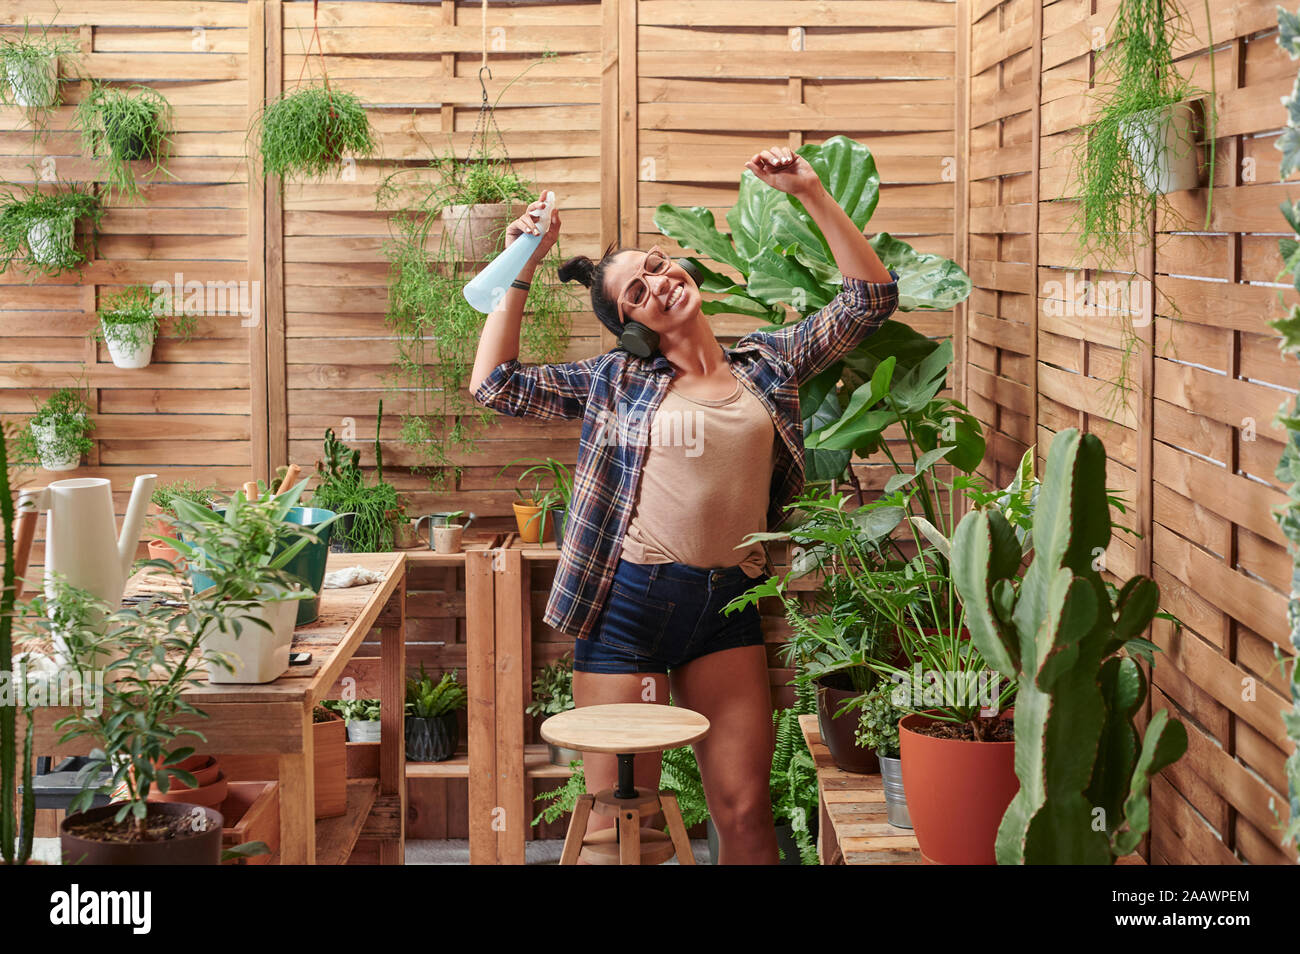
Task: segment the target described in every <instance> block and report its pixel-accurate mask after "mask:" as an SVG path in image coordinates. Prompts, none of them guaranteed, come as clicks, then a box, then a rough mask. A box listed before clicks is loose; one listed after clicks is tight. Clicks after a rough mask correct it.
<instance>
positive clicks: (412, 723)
mask: <svg viewBox="0 0 1300 954" xmlns="http://www.w3.org/2000/svg"><path fill="white" fill-rule="evenodd" d="M458 673H459V670H454V671H452V672H449V673H443V676H442V678H441V679H439V680H438V681H437V682H436V683H435V682H434V681H433V679H432V678H430V677H429V675H428V674H427V673H426V672H425V671H424V663H423V662H421V663H420V678H419V679H413V678H408V679H407V680H406V757H407V758H408V759H410V760H411V761H412V762H445V761H447V759H449V758H451V757H452V756H453V755H455V754H456V747H457V745H458V744H459V742H460V725H459V723H458V721H457V716H456V713H457V712H459V711H460V710H461V709H464V708H465V707H466V706H467V705H468V704H469V694H468V693H467V692H466V691H465V687H464V686H462V685H461V684H460V683H459V682H458V681H457V678H456V677H457V675H458Z"/></svg>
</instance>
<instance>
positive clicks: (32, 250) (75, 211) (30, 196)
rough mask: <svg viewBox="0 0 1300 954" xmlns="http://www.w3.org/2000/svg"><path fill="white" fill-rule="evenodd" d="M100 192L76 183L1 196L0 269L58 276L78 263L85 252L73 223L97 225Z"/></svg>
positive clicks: (9, 192) (100, 214) (100, 215)
mask: <svg viewBox="0 0 1300 954" xmlns="http://www.w3.org/2000/svg"><path fill="white" fill-rule="evenodd" d="M102 216H103V209H102V207H101V205H100V200H99V197H98V196H96V195H94V194H93V193H91V192H90V191H89V190H87V189H86V188H84V187H82V186H80V185H74V186H70V187H67V188H63V189H60V190H58V191H55V192H42V191H41V190H40V189H39V188H33V189H31V190H30V191H18V192H15V191H14V190H13V189H12V188H10V189H6V190H5V192H4V193H3V194H2V195H0V273H2V272H4V271H6V270H7V269H8V268H9V267H10V266H13V267H15V268H17V269H20V270H22V271H24V272H27V273H29V274H42V275H46V276H55V275H59V274H61V273H63V272H66V271H71V270H73V269H77V268H80V267H81V266H82V265H83V264H85V262H86V253H85V252H84V251H82V250H81V249H80V248H78V247H77V242H76V234H77V222H78V221H79V220H81V219H89V220H90V222H91V225H92V227H97V226H98V224H99V220H100V218H101V217H102Z"/></svg>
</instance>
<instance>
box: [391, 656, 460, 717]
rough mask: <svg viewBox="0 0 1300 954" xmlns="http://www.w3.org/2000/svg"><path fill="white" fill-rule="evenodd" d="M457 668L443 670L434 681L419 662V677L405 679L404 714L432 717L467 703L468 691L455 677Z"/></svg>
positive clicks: (452, 710)
mask: <svg viewBox="0 0 1300 954" xmlns="http://www.w3.org/2000/svg"><path fill="white" fill-rule="evenodd" d="M459 672H460V671H459V670H453V671H451V672H445V673H443V674H442V678H441V679H439V680H438V681H437V682H434V681H433V679H432V677H430V676H429V675H428V674H427V673H426V672H425V671H424V663H423V662H421V663H420V678H419V679H415V678H411V677H408V678H407V680H406V714H407V715H408V716H416V717H417V718H420V719H432V718H435V717H437V716H440V715H445V714H446V713H448V712H455V711H457V710H458V709H464V708H465V707H466V706H467V705H469V693H468V691H467V690H466V689H465V687H464V686H462V685H461V684H460V682H459V681H458V679H457V676H458V675H459Z"/></svg>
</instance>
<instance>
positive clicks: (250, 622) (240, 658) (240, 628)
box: [163, 480, 318, 683]
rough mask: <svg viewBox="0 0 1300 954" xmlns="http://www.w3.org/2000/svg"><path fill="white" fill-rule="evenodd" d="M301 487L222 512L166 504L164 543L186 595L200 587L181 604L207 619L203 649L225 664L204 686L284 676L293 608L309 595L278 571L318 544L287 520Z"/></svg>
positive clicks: (240, 500)
mask: <svg viewBox="0 0 1300 954" xmlns="http://www.w3.org/2000/svg"><path fill="white" fill-rule="evenodd" d="M306 485H307V481H306V480H303V481H301V482H300V483H298V484H297V485H295V486H294V487H293V488H291V489H290V490H287V491H285V492H284V493H281V494H279V495H277V496H274V497H271V496H265V497H262V498H261V499H258V500H254V501H249V500H248V499H247V498H246V497H245V496H244V493H243V491H239V492H237V493H236V494H235V495H234V496H233V497H232V498H231V500H230V503H229V505H228V506H227V507H226V508H225V509H224V510H223V511H221V512H217V511H214V510H212V509H210V508H208V507H203V506H199V505H198V504H195V503H193V502H191V501H189V500H185V499H184V498H181V497H173V498H172V501H171V505H172V507H173V509H174V510H175V512H176V521H175V531H176V536H175V537H164V538H163V539H164V540H165V541H166V542H167V543H169V544H170V545H171V546H173V547H174V548H176V549H177V550H178V551H179V552H180V554H181V556H182V557H184V558H185V560H186V561H187V562H188V564H189V580H190V581H192V582H190V585H189V588H190V590H194V588H195V587H196V586H198V585H202V584H207V585H206V586H204V587H203V589H201V590H198V591H197V592H193V593H192V595H190V596H189V597H188V602H189V603H190V604H191V605H192V606H197V607H199V608H200V609H202V610H204V611H206V613H207V615H208V616H209V617H211V619H212V621H211V622H210V623H209V624H208V625H207V627H206V629H205V630H204V632H203V634H202V635H203V637H204V639H205V640H206V644H205V645H206V646H207V647H208V649H209V650H210V651H211V652H212V653H214V654H219V655H220V656H221V657H222V658H223V659H224V660H225V661H226V662H227V663H228V665H225V666H217V665H209V667H208V681H209V682H212V683H265V682H272V681H273V680H275V679H277V678H279V676H280V675H282V674H283V673H284V672H285V670H287V669H288V668H289V647H290V645H291V643H292V642H293V630H294V620H295V617H296V615H297V609H298V605H297V604H298V601H299V600H303V599H309V598H311V597H312V596H313V595H314V594H313V592H312V591H311V590H310V589H307V588H306V587H305V586H304V585H303V583H302V581H301V580H300V579H299V578H298V577H295V576H293V575H292V574H291V573H289V572H288V571H287V570H286V569H285V567H286V566H287V565H288V564H289V563H290V562H291V561H292V560H293V559H294V557H296V556H297V555H298V554H299V553H300V552H301V551H302V550H303V549H304V548H305V547H306V546H307V545H308V544H309V543H311V542H312V541H314V540H317V539H318V537H317V535H316V533H315V531H314V530H313V529H312V528H311V527H306V526H301V525H298V524H295V523H292V522H290V521H289V520H287V519H286V516H287V514H288V512H289V511H290V510H291V509H293V508H294V507H296V506H297V504H298V499H299V497H300V496H301V495H302V492H303V490H304V488H305V487H306ZM199 581H201V583H200V582H199Z"/></svg>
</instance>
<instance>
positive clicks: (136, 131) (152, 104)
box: [73, 82, 172, 199]
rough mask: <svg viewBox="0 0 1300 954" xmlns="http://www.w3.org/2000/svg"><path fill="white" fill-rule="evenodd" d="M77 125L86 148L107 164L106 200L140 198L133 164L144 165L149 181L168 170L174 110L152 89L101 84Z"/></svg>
mask: <svg viewBox="0 0 1300 954" xmlns="http://www.w3.org/2000/svg"><path fill="white" fill-rule="evenodd" d="M73 122H74V123H75V124H76V126H77V127H78V128H79V129H80V130H81V141H82V148H83V149H85V150H86V151H87V152H89V153H90V154H91V155H92V156H95V157H96V158H98V159H99V160H101V161H102V162H103V164H104V191H105V194H106V195H110V196H111V195H112V194H113V193H114V192H120V193H121V194H122V195H124V196H126V197H127V198H128V199H138V198H139V197H140V187H139V186H138V185H137V184H136V180H135V171H134V168H135V167H134V166H133V163H136V162H142V163H145V167H144V175H145V176H146V177H152V176H154V175H156V174H157V173H159V172H163V171H165V170H164V169H163V161H164V159H165V158H166V155H167V151H168V148H169V146H170V143H171V134H172V109H171V105H170V104H169V103H168V102H167V100H166V99H165V98H164V97H163V95H162V94H161V93H159V92H158V91H157V90H155V89H150V88H149V87H147V86H139V85H135V86H130V87H114V86H107V85H105V84H103V83H100V82H96V83H95V84H94V85H93V86H92V87H91V90H90V93H89V94H88V95H87V96H86V98H85V99H83V100H82V101H81V102H80V103H78V104H77V111H76V113H75V114H74V117H73Z"/></svg>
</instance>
